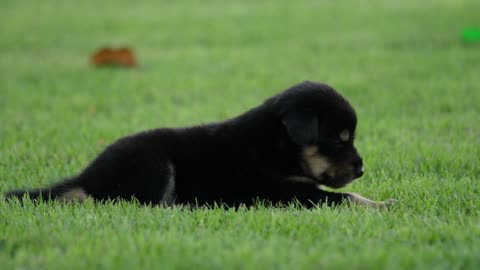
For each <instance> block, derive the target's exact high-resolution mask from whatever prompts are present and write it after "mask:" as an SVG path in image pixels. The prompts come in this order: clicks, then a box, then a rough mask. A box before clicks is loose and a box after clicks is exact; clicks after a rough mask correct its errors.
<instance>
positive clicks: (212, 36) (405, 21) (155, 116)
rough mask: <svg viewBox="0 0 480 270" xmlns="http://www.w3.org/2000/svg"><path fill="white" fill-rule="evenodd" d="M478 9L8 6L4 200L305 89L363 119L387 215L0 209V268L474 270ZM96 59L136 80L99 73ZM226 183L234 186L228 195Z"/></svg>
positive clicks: (368, 180)
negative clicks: (323, 87) (310, 85)
mask: <svg viewBox="0 0 480 270" xmlns="http://www.w3.org/2000/svg"><path fill="white" fill-rule="evenodd" d="M479 10H480V2H478V1H475V0H472V1H454V0H450V1H417V0H408V1H373V2H372V1H369V2H368V3H367V2H364V3H357V2H356V1H298V2H297V1H295V2H294V1H273V0H272V1H261V2H257V1H248V2H247V1H245V2H240V1H236V2H227V1H193V0H192V1H164V3H161V2H160V1H142V2H136V1H117V0H116V1H113V0H111V1H71V0H62V1H60V0H59V1H16V0H15V1H14V0H2V1H1V2H0V192H4V191H6V190H8V189H11V188H16V187H39V186H44V185H47V184H49V183H52V182H53V181H55V180H56V179H58V178H61V177H63V176H66V175H71V174H74V173H76V172H78V171H79V170H81V169H82V167H84V166H85V165H86V164H87V163H88V162H89V161H90V160H91V159H93V158H94V157H95V155H96V154H97V153H98V152H99V151H101V150H102V148H104V147H105V146H106V145H107V144H108V143H109V142H112V141H113V140H115V139H116V138H118V137H121V136H124V135H126V134H129V133H132V132H136V131H140V130H144V129H149V128H154V127H159V126H172V127H180V126H187V125H192V124H199V123H205V122H210V121H216V120H221V119H226V118H229V117H232V116H235V115H237V114H239V113H241V112H243V111H245V110H247V109H248V108H250V107H253V106H255V105H257V104H259V103H260V102H262V100H264V99H265V98H267V97H269V96H271V95H273V94H274V93H277V92H279V91H280V90H282V89H285V88H286V87H288V86H290V85H293V84H295V83H297V82H299V81H302V80H305V79H311V80H317V81H324V82H327V83H329V84H331V85H332V86H334V87H335V88H337V89H338V90H339V91H341V92H342V93H343V94H344V95H345V96H346V97H347V98H348V99H349V100H350V102H351V103H352V104H353V105H354V107H355V108H356V110H357V113H358V116H359V126H358V134H357V138H358V139H357V143H356V144H357V147H358V149H359V151H360V153H361V154H362V155H363V157H364V160H365V163H366V175H365V176H364V177H363V178H361V179H360V180H358V181H356V182H355V183H353V184H352V185H350V186H348V187H346V188H344V189H343V190H345V191H347V190H348V191H354V192H358V193H360V194H362V195H364V196H366V197H369V198H374V199H379V200H381V199H386V198H390V197H393V198H397V199H399V202H398V204H397V205H396V206H395V207H394V208H393V209H391V210H390V211H383V212H381V211H377V210H372V209H363V208H358V207H354V208H349V207H339V208H335V209H330V208H318V209H314V210H311V211H308V210H304V209H299V208H295V207H289V208H285V209H281V208H265V207H259V208H258V209H251V210H247V209H241V210H239V211H238V212H235V211H232V210H225V209H197V210H195V211H190V210H187V209H182V208H149V207H141V206H139V205H136V204H134V203H121V204H119V205H113V204H106V205H94V204H93V203H91V202H87V203H85V204H70V205H63V204H61V203H49V204H40V205H38V206H33V205H31V204H28V203H27V204H26V205H25V206H23V207H22V206H20V205H19V204H18V203H15V202H12V203H6V202H5V201H3V200H0V265H1V268H2V269H174V268H175V269H449V270H450V269H478V268H479V267H480V199H479V198H480V161H479V157H480V135H479V134H480V124H479V119H480V77H479V75H480V44H463V43H462V41H461V31H462V29H464V28H465V27H469V26H479V25H480V17H479V16H478V11H479ZM103 45H113V46H121V45H127V46H131V47H133V48H134V49H135V51H136V52H137V53H138V56H139V61H140V63H141V66H140V67H139V68H137V69H132V70H127V69H96V68H93V67H91V66H89V64H88V56H89V54H91V53H92V52H93V51H94V50H95V49H97V48H99V47H101V46H103ZM225 180H226V181H228V179H225Z"/></svg>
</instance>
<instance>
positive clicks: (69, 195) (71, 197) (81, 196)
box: [59, 187, 88, 202]
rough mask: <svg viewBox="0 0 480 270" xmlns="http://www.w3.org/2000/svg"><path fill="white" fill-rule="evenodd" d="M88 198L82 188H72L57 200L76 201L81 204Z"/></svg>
mask: <svg viewBox="0 0 480 270" xmlns="http://www.w3.org/2000/svg"><path fill="white" fill-rule="evenodd" d="M87 198H88V195H87V193H86V192H85V190H83V188H80V187H78V188H73V189H71V190H69V191H67V192H65V193H63V194H62V195H61V196H60V197H59V199H60V200H64V201H67V202H72V201H77V202H82V201H84V200H86V199H87Z"/></svg>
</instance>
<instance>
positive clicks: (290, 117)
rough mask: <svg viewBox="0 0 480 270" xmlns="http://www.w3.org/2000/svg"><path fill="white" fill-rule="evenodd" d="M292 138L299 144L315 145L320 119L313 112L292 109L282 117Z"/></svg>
mask: <svg viewBox="0 0 480 270" xmlns="http://www.w3.org/2000/svg"><path fill="white" fill-rule="evenodd" d="M282 122H283V125H285V127H286V128H287V132H288V135H289V136H290V139H291V140H292V141H293V142H294V143H295V144H297V145H301V146H306V145H313V144H315V143H316V142H317V137H318V119H317V116H316V115H315V114H314V113H313V112H308V111H291V112H287V113H286V114H285V115H284V116H283V119H282Z"/></svg>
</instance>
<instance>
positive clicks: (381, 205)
mask: <svg viewBox="0 0 480 270" xmlns="http://www.w3.org/2000/svg"><path fill="white" fill-rule="evenodd" d="M347 195H348V198H349V199H350V201H351V202H353V203H354V204H358V205H363V206H369V207H373V208H378V209H389V208H390V207H391V206H392V205H394V204H395V203H396V202H397V200H395V199H388V200H385V201H380V202H377V201H372V200H369V199H367V198H365V197H363V196H361V195H359V194H356V193H350V192H349V193H347Z"/></svg>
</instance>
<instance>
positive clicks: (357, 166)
mask: <svg viewBox="0 0 480 270" xmlns="http://www.w3.org/2000/svg"><path fill="white" fill-rule="evenodd" d="M364 172H365V168H364V167H363V162H362V159H361V158H360V159H358V160H357V161H356V162H354V164H353V173H355V176H356V177H357V178H359V177H360V176H362V175H363V173H364Z"/></svg>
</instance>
